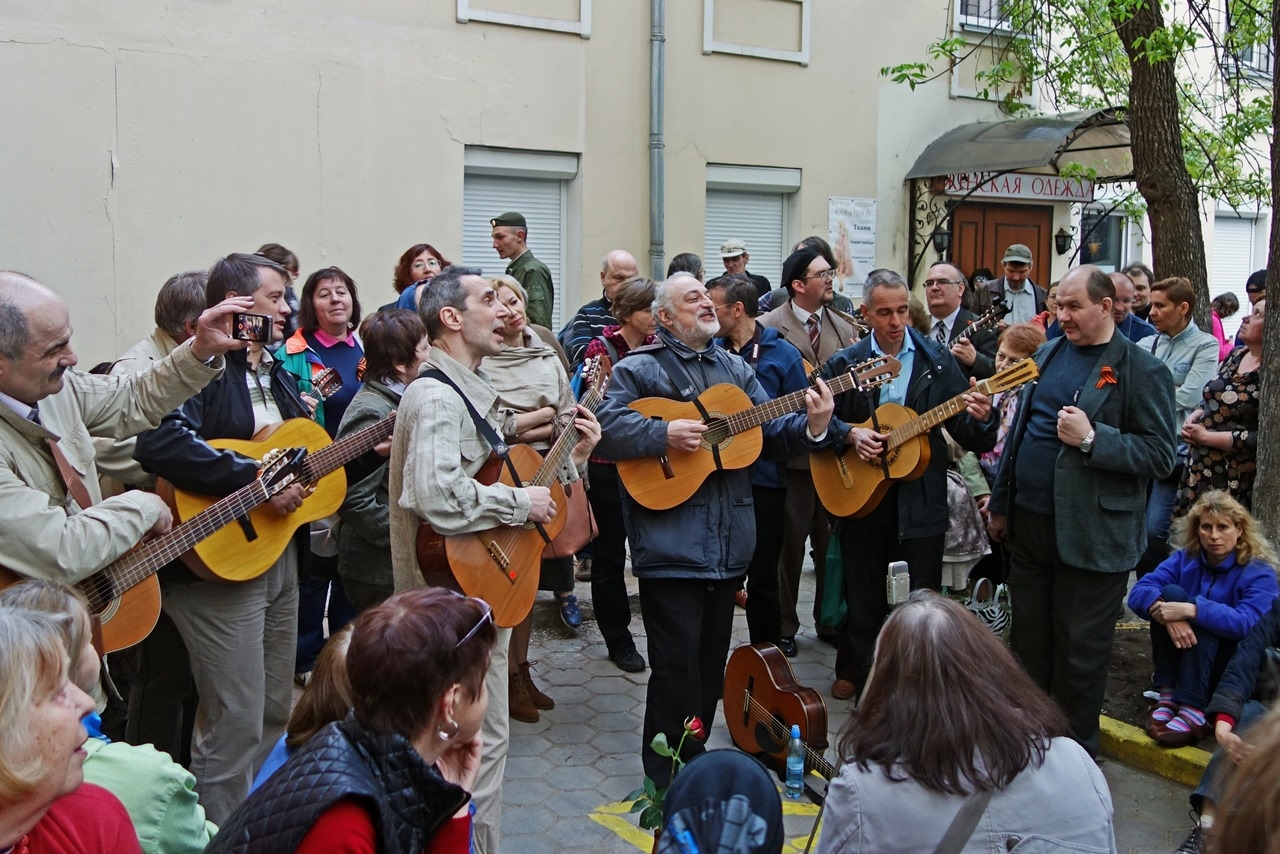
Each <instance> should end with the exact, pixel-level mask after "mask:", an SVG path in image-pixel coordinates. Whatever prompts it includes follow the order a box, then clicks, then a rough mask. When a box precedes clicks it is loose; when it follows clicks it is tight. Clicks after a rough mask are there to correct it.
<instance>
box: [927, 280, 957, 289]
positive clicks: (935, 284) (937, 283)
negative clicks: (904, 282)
mask: <svg viewBox="0 0 1280 854" xmlns="http://www.w3.org/2000/svg"><path fill="white" fill-rule="evenodd" d="M958 284H960V282H957V281H956V280H955V279H925V280H924V286H925V287H926V288H941V287H945V286H947V285H958Z"/></svg>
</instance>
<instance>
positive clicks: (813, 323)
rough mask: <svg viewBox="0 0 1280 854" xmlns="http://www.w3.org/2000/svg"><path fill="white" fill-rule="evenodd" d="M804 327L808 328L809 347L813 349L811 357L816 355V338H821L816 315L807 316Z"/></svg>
mask: <svg viewBox="0 0 1280 854" xmlns="http://www.w3.org/2000/svg"><path fill="white" fill-rule="evenodd" d="M806 325H807V326H808V327H809V346H810V347H812V348H813V355H814V356H815V357H816V356H817V355H818V338H820V337H821V336H822V327H820V326H819V325H818V315H816V314H811V315H809V320H808V321H807V323H806Z"/></svg>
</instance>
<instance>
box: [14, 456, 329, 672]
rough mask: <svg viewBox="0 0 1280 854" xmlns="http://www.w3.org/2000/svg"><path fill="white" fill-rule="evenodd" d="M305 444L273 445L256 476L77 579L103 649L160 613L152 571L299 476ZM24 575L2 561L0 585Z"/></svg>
mask: <svg viewBox="0 0 1280 854" xmlns="http://www.w3.org/2000/svg"><path fill="white" fill-rule="evenodd" d="M306 455H307V449H306V448H282V449H277V450H274V451H271V452H270V453H268V454H267V455H266V456H265V457H264V458H263V460H262V470H261V471H260V472H259V473H258V479H257V480H255V481H254V482H253V483H251V484H249V485H248V486H244V487H241V488H240V489H238V490H236V491H235V492H233V493H231V494H230V495H228V496H226V497H225V498H222V499H219V500H218V501H217V502H215V503H214V504H212V505H210V506H209V508H208V509H206V510H205V511H204V512H202V513H198V514H196V515H195V516H193V517H192V518H191V519H190V520H188V521H186V522H184V523H182V524H181V525H179V526H178V527H176V528H174V529H173V530H171V531H169V533H167V534H164V535H162V536H160V537H157V538H156V539H154V540H149V541H147V542H145V543H142V544H141V545H139V546H137V547H135V548H133V549H131V550H130V551H128V552H127V553H125V554H124V556H123V557H121V558H120V559H118V560H116V561H115V562H113V563H111V564H109V565H108V566H106V567H104V568H102V569H100V570H99V571H98V572H96V573H94V574H93V575H91V576H89V577H88V578H86V579H85V580H84V581H81V582H80V583H79V584H77V585H76V588H77V589H78V590H79V591H80V593H81V594H83V595H84V597H85V599H86V600H87V602H88V606H89V613H90V614H93V615H94V616H95V617H97V619H98V621H99V622H100V623H101V631H102V644H101V647H102V648H101V650H100V651H101V652H103V653H108V652H115V651H116V650H121V649H126V648H127V647H131V646H133V645H134V644H136V643H138V642H140V641H141V640H142V639H143V638H145V637H146V636H147V635H149V634H151V630H152V629H153V628H155V625H156V619H157V618H159V616H160V584H159V582H158V581H157V579H156V572H158V571H159V570H160V568H161V567H163V566H165V565H166V564H168V563H169V562H170V561H172V560H174V559H175V558H177V557H180V556H181V555H183V554H185V553H186V552H188V551H190V550H191V548H192V547H194V546H195V545H196V544H197V543H199V542H200V541H201V540H204V539H205V538H207V537H210V536H212V535H213V534H215V533H217V532H218V531H219V530H221V529H222V528H223V527H225V526H226V525H229V524H231V523H232V522H233V521H235V520H236V519H237V518H238V517H240V516H242V515H244V514H245V512H247V511H248V510H249V509H250V508H252V507H257V506H258V505H259V504H261V503H262V502H264V501H267V500H268V499H270V498H271V496H273V495H275V494H276V493H277V492H279V491H281V490H282V489H285V488H286V487H288V486H289V485H291V484H292V483H294V482H295V480H297V478H298V476H299V475H300V473H301V471H302V467H303V460H304V459H305V458H306ZM21 580H22V577H21V576H19V575H18V574H17V573H14V572H10V571H9V570H7V569H4V568H3V567H0V589H3V588H5V587H8V586H10V585H12V584H16V583H18V582H19V581H21Z"/></svg>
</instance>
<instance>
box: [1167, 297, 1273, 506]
mask: <svg viewBox="0 0 1280 854" xmlns="http://www.w3.org/2000/svg"><path fill="white" fill-rule="evenodd" d="M1266 303H1267V301H1266V300H1259V301H1258V304H1257V305H1255V306H1254V307H1253V313H1252V314H1250V315H1249V316H1248V317H1246V318H1245V319H1244V321H1243V322H1242V323H1241V324H1240V340H1241V341H1242V342H1243V343H1244V346H1243V347H1237V348H1236V349H1235V350H1233V351H1231V354H1230V355H1229V356H1227V358H1226V359H1225V360H1224V361H1223V363H1222V365H1221V366H1219V368H1218V375H1217V376H1216V377H1214V378H1213V379H1211V380H1209V382H1208V384H1207V385H1205V387H1204V402H1203V403H1201V404H1200V407H1199V408H1198V409H1196V411H1195V412H1193V413H1191V415H1190V416H1188V417H1187V421H1186V423H1185V424H1183V425H1182V440H1183V441H1184V442H1186V443H1187V444H1188V446H1189V447H1190V454H1189V457H1188V459H1187V467H1186V470H1185V471H1184V472H1183V473H1182V483H1181V484H1180V485H1179V487H1178V498H1177V501H1176V502H1174V505H1173V518H1174V519H1177V518H1179V517H1181V516H1184V515H1186V512H1187V510H1188V509H1189V508H1190V507H1191V505H1192V504H1193V503H1195V500H1196V499H1197V498H1199V497H1200V496H1201V495H1203V494H1204V493H1206V492H1208V491H1209V490H1211V489H1223V490H1226V491H1227V492H1229V493H1230V494H1231V495H1232V497H1234V498H1235V499H1236V500H1237V501H1239V502H1240V503H1241V504H1243V505H1244V506H1245V507H1252V503H1253V502H1252V498H1253V478H1254V474H1255V472H1256V471H1257V467H1258V391H1259V388H1260V387H1261V385H1262V376H1261V374H1260V373H1259V369H1260V367H1261V364H1262V318H1263V315H1264V314H1265V312H1266Z"/></svg>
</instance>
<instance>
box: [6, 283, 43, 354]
mask: <svg viewBox="0 0 1280 854" xmlns="http://www.w3.org/2000/svg"><path fill="white" fill-rule="evenodd" d="M38 284H39V283H38V282H36V280H35V279H33V278H31V277H30V276H28V275H26V274H25V273H18V272H14V271H11V270H4V271H0V356H3V357H5V358H6V359H21V358H22V356H23V354H24V353H26V352H27V345H29V344H30V343H31V325H30V324H29V323H27V314H26V312H24V311H23V310H22V309H21V308H19V307H18V305H17V304H16V303H14V302H13V301H12V299H10V294H11V293H12V290H11V289H15V288H17V289H20V288H25V287H29V286H31V285H38Z"/></svg>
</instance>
